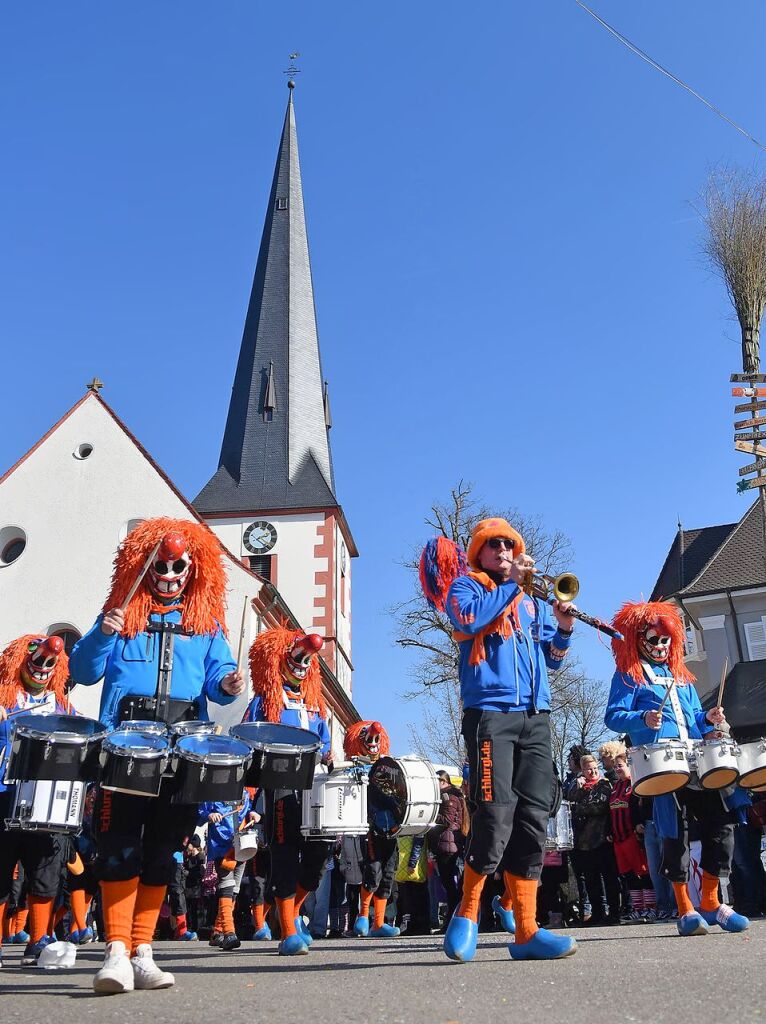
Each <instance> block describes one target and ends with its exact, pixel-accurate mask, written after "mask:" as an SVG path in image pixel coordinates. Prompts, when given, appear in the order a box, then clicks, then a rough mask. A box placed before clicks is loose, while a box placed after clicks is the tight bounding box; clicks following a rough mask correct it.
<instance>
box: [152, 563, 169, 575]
mask: <svg viewBox="0 0 766 1024" xmlns="http://www.w3.org/2000/svg"><path fill="white" fill-rule="evenodd" d="M154 571H155V572H156V573H157V575H158V576H167V574H168V563H167V562H155V563H154Z"/></svg>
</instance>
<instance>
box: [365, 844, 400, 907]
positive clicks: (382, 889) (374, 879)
mask: <svg viewBox="0 0 766 1024" xmlns="http://www.w3.org/2000/svg"><path fill="white" fill-rule="evenodd" d="M398 866H399V844H398V843H397V841H396V838H394V837H392V836H382V835H379V834H378V833H377V832H368V834H367V842H366V844H365V847H364V860H363V861H362V886H363V887H364V888H365V889H366V890H367V892H371V893H374V895H375V896H380V897H385V898H386V899H388V898H389V896H390V895H391V892H392V890H393V888H394V879H395V878H396V869H397V867H398Z"/></svg>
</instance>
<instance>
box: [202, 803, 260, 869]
mask: <svg viewBox="0 0 766 1024" xmlns="http://www.w3.org/2000/svg"><path fill="white" fill-rule="evenodd" d="M233 810H234V804H233V803H224V802H223V801H221V800H212V801H208V802H207V803H204V804H200V805H199V814H198V817H197V824H198V825H204V824H205V822H206V821H207V819H208V816H209V815H211V814H223V815H228V817H223V818H221V820H220V821H217V822H214V821H211V822H209V823H208V826H207V859H208V860H218V859H219V858H220V857H224V856H225V855H226V853H227V852H228V851H229V850H230V849H231V847H232V844H233V842H234V818H235V815H234V814H231V813H230V812H231V811H233ZM251 810H252V803H251V800H250V794H249V793H248V792H247V790H245V791H244V793H243V795H242V807H241V808H240V810H239V812H238V813H237V814H236V819H237V827H239V826H240V825H241V824H242V822H243V821H244V820H245V818H246V817H247V816H248V814H249V813H250V811H251Z"/></svg>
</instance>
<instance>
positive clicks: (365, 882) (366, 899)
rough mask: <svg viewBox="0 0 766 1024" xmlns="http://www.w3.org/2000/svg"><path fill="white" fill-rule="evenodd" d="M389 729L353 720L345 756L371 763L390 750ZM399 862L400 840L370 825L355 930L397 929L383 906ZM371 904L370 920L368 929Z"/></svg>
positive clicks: (382, 933) (385, 934)
mask: <svg viewBox="0 0 766 1024" xmlns="http://www.w3.org/2000/svg"><path fill="white" fill-rule="evenodd" d="M390 749H391V748H390V743H389V739H388V733H387V732H386V730H385V729H384V728H383V726H382V725H381V724H380V722H355V723H354V724H353V725H351V726H349V728H348V730H347V731H346V735H345V736H344V737H343V751H344V753H345V755H346V757H348V758H352V757H353V758H357V759H361V760H363V761H365V762H367V763H368V764H373V763H374V762H375V761H377V760H378V758H379V757H385V756H386V755H387V754H388V753H389V752H390ZM398 865H399V844H398V842H397V840H396V836H395V835H393V836H391V835H388V834H386V832H384V831H381V830H379V829H376V828H375V823H374V822H373V827H372V828H371V829H370V831H369V832H368V833H367V836H366V838H365V840H364V859H363V861H362V888H361V890H360V892H359V915H358V917H357V919H356V921H354V934H355V935H360V936H366V935H369V936H371V937H373V938H392V937H394V936H396V935H398V934H399V929H398V928H396V927H394V926H393V925H390V924H386V922H385V915H386V906H387V905H388V900H389V898H390V896H391V892H392V890H393V887H394V882H395V880H396V869H397V867H398ZM370 904H372V908H373V924H372V931H370Z"/></svg>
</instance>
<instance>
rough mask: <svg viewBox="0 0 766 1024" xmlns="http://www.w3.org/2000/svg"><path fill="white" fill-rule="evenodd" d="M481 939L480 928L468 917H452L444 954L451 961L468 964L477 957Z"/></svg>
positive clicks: (445, 940)
mask: <svg viewBox="0 0 766 1024" xmlns="http://www.w3.org/2000/svg"><path fill="white" fill-rule="evenodd" d="M478 938H479V926H478V924H477V923H476V922H475V921H471V920H470V918H468V917H458V915H457V914H453V915H452V920H451V921H450V923H449V924H448V925H447V931H446V932H445V934H444V952H445V953H446V954H447V956H448V957H449V958H450V960H458V961H460V963H466V962H467V961H468V960H473V958H474V956H475V955H476V942H477V940H478Z"/></svg>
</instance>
